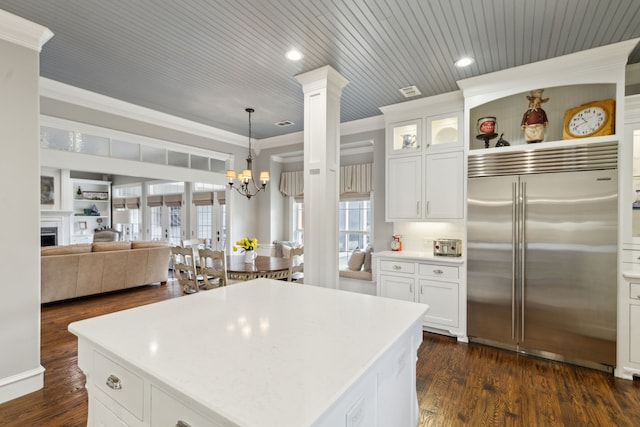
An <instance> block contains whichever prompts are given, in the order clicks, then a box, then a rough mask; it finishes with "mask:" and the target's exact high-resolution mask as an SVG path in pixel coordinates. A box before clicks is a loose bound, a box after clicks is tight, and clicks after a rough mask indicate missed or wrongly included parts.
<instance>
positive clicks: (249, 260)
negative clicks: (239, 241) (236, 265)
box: [244, 250, 256, 264]
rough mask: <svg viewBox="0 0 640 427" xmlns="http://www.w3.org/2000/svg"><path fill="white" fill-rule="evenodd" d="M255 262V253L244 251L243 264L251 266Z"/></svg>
mask: <svg viewBox="0 0 640 427" xmlns="http://www.w3.org/2000/svg"><path fill="white" fill-rule="evenodd" d="M255 260H256V252H255V251H249V250H247V251H244V262H245V264H253V262H254V261H255Z"/></svg>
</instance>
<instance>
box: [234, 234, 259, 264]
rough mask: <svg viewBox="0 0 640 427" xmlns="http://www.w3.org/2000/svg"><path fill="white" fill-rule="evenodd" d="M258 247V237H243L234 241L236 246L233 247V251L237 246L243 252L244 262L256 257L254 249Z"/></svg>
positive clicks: (253, 259) (251, 260)
mask: <svg viewBox="0 0 640 427" xmlns="http://www.w3.org/2000/svg"><path fill="white" fill-rule="evenodd" d="M257 247H258V239H256V238H253V239H250V238H248V237H245V238H243V239H241V240H238V241H237V242H236V246H234V247H233V251H234V252H237V251H238V248H239V249H240V250H241V251H242V252H244V262H245V263H247V262H248V263H252V262H254V261H255V259H256V253H255V252H254V250H255V249H256V248H257Z"/></svg>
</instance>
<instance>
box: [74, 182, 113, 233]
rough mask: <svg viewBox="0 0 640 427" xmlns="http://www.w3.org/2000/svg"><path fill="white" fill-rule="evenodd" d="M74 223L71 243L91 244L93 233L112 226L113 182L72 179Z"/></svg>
mask: <svg viewBox="0 0 640 427" xmlns="http://www.w3.org/2000/svg"><path fill="white" fill-rule="evenodd" d="M71 191H73V206H72V210H73V221H72V224H71V240H70V241H71V243H72V244H75V243H91V242H92V241H93V231H94V230H95V229H96V228H98V227H110V226H111V182H110V181H97V180H91V179H71Z"/></svg>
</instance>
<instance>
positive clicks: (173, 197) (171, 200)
mask: <svg viewBox="0 0 640 427" xmlns="http://www.w3.org/2000/svg"><path fill="white" fill-rule="evenodd" d="M164 205H165V206H168V207H180V206H182V194H165V195H164Z"/></svg>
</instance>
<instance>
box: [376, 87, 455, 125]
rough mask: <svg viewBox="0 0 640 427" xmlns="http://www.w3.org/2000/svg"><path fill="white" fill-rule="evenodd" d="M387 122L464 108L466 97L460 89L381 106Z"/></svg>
mask: <svg viewBox="0 0 640 427" xmlns="http://www.w3.org/2000/svg"><path fill="white" fill-rule="evenodd" d="M379 109H380V111H382V113H383V114H384V119H385V121H386V122H387V123H391V122H396V121H401V120H407V119H413V118H416V117H421V116H432V115H436V114H445V113H449V112H457V111H462V110H463V109H464V97H463V96H462V92H461V91H460V90H456V91H453V92H447V93H442V94H440V95H433V96H427V97H424V98H419V99H414V100H411V101H404V102H400V103H398V104H391V105H385V106H383V107H379Z"/></svg>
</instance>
